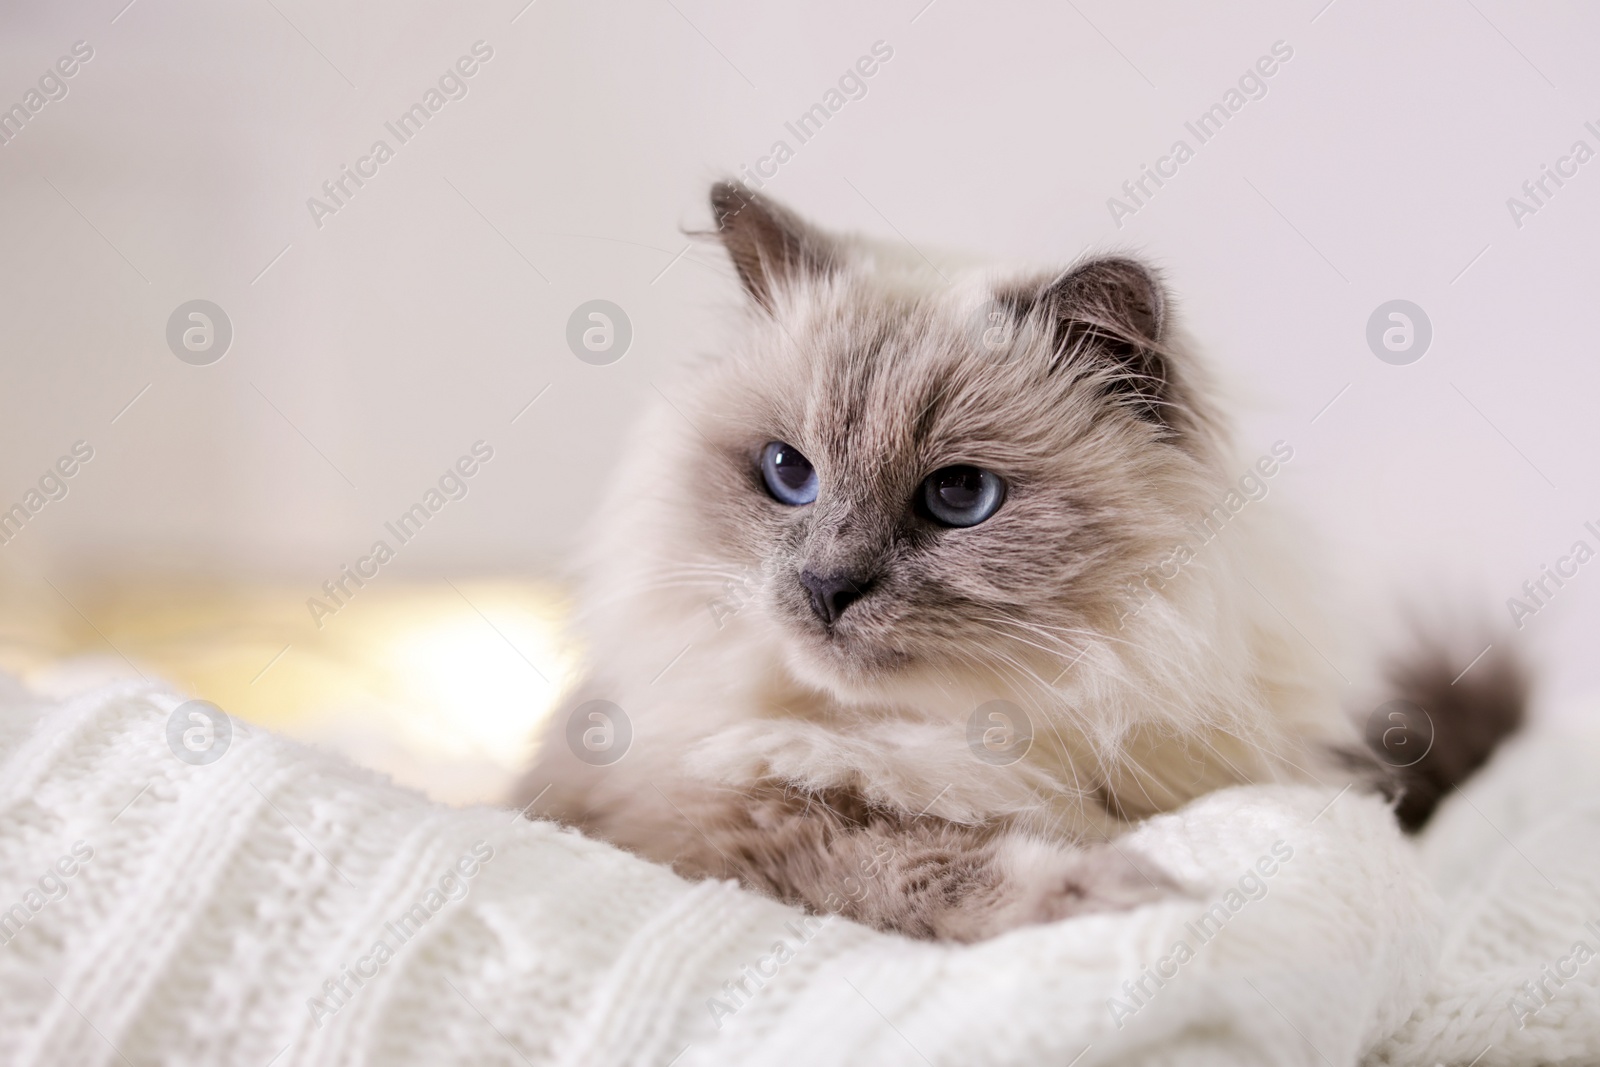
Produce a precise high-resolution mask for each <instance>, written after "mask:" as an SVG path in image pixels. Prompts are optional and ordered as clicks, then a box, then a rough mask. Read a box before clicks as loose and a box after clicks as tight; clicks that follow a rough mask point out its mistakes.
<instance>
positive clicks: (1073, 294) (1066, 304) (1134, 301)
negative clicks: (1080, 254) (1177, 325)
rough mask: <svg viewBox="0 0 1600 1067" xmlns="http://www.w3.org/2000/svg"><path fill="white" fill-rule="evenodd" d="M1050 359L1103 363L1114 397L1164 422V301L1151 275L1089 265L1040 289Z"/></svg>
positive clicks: (1138, 267) (1125, 265) (1168, 388)
mask: <svg viewBox="0 0 1600 1067" xmlns="http://www.w3.org/2000/svg"><path fill="white" fill-rule="evenodd" d="M1040 303H1041V304H1042V305H1043V309H1044V310H1045V311H1046V313H1047V315H1048V317H1049V319H1050V321H1051V323H1052V326H1053V330H1054V338H1055V348H1056V353H1057V358H1059V359H1066V360H1078V359H1091V360H1096V361H1102V362H1104V361H1109V362H1110V363H1111V364H1112V365H1113V368H1112V369H1113V370H1114V372H1115V373H1114V375H1113V377H1112V378H1111V379H1110V388H1111V390H1112V391H1113V392H1115V393H1118V394H1120V395H1122V396H1123V397H1124V398H1126V399H1127V400H1128V401H1129V403H1130V406H1132V407H1133V408H1134V409H1135V410H1136V411H1137V412H1138V413H1139V414H1140V415H1141V416H1142V417H1144V418H1147V419H1149V420H1150V421H1153V422H1157V423H1162V424H1167V423H1169V419H1168V417H1167V416H1168V408H1169V406H1170V405H1171V403H1172V401H1173V396H1172V393H1173V390H1174V386H1175V383H1174V381H1173V376H1172V367H1171V365H1170V363H1169V362H1168V357H1167V355H1166V352H1167V349H1166V346H1165V345H1164V344H1163V341H1164V340H1165V336H1164V335H1165V332H1166V325H1167V323H1166V318H1167V296H1166V292H1165V290H1164V289H1163V288H1162V285H1161V280H1160V278H1158V277H1157V276H1156V273H1155V271H1153V270H1152V269H1151V268H1149V267H1147V266H1145V265H1144V264H1143V263H1140V262H1138V261H1137V260H1133V259H1126V258H1122V257H1112V258H1106V259H1094V260H1089V261H1088V262H1085V263H1080V264H1078V265H1077V266H1074V267H1072V268H1071V269H1069V270H1068V271H1067V272H1066V273H1065V274H1063V275H1061V276H1060V277H1059V278H1057V279H1055V280H1054V281H1052V282H1051V283H1049V285H1047V286H1046V287H1045V289H1044V292H1043V293H1042V294H1041V296H1040Z"/></svg>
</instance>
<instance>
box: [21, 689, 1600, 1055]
mask: <svg viewBox="0 0 1600 1067" xmlns="http://www.w3.org/2000/svg"><path fill="white" fill-rule="evenodd" d="M182 703H183V698H182V697H180V696H176V695H173V694H171V693H169V692H167V691H164V690H162V689H159V688H156V687H151V686H148V685H144V684H138V685H134V684H124V685H119V686H113V687H109V688H106V689H102V690H99V691H97V692H95V693H92V694H89V695H86V696H83V697H80V698H78V699H75V700H72V701H69V702H67V703H65V704H55V703H49V702H44V701H41V700H38V699H36V698H32V697H29V696H28V695H27V694H25V693H23V692H22V691H21V690H20V689H16V688H15V687H14V686H10V685H5V686H0V768H3V769H0V942H4V944H3V945H0V1062H4V1063H6V1064H15V1065H19V1067H21V1065H49V1067H57V1065H62V1064H73V1065H75V1067H77V1065H84V1067H89V1065H99V1064H106V1065H111V1064H131V1065H135V1067H145V1065H146V1064H151V1065H154V1064H162V1065H169V1067H177V1065H187V1064H194V1065H207V1067H216V1065H235V1064H237V1065H241V1067H268V1065H273V1067H290V1065H296V1064H376V1065H389V1064H396V1065H406V1064H418V1065H423V1064H426V1065H440V1064H456V1063H460V1064H474V1065H492V1064H507V1065H517V1064H538V1065H545V1064H562V1065H571V1067H580V1065H581V1067H589V1065H609V1064H630V1065H632V1064H638V1065H653V1067H666V1065H667V1064H669V1063H676V1064H678V1065H680V1067H693V1065H702V1064H762V1063H794V1064H863V1065H866V1064H871V1065H881V1064H902V1063H904V1064H923V1063H927V1064H961V1065H969V1064H1018V1065H1023V1064H1026V1065H1030V1067H1031V1065H1035V1064H1040V1063H1058V1064H1067V1063H1074V1064H1077V1065H1078V1067H1092V1065H1096V1064H1117V1065H1126V1064H1151V1065H1155V1064H1184V1065H1204V1064H1218V1065H1222V1064H1228V1065H1241V1064H1263V1065H1268V1064H1270V1065H1273V1067H1292V1065H1298V1064H1305V1065H1308V1067H1309V1065H1323V1064H1337V1065H1344V1064H1354V1063H1358V1062H1361V1061H1362V1060H1363V1058H1365V1059H1366V1060H1368V1061H1370V1062H1374V1063H1380V1062H1381V1063H1430V1064H1431V1063H1434V1062H1436V1061H1437V1062H1447V1063H1459V1064H1461V1065H1463V1067H1464V1065H1465V1064H1466V1063H1468V1062H1469V1061H1470V1060H1471V1058H1472V1057H1473V1056H1475V1055H1478V1054H1479V1053H1480V1052H1481V1051H1482V1045H1483V1044H1487V1043H1491V1042H1492V1043H1493V1047H1492V1048H1491V1050H1490V1052H1489V1053H1488V1054H1487V1055H1486V1056H1485V1057H1484V1058H1483V1059H1482V1060H1480V1063H1482V1064H1489V1063H1530V1064H1531V1063H1535V1062H1568V1061H1570V1062H1574V1063H1576V1062H1595V1061H1596V1057H1597V1056H1600V1038H1597V1028H1600V1022H1597V1020H1600V1010H1597V1004H1596V1000H1595V976H1596V975H1597V974H1600V961H1596V962H1595V963H1593V964H1591V965H1588V966H1584V967H1581V968H1580V969H1579V970H1578V971H1577V977H1575V978H1573V979H1569V980H1566V981H1565V985H1564V987H1563V988H1561V989H1554V987H1553V986H1552V989H1554V993H1555V995H1554V996H1553V997H1552V999H1551V1001H1550V1002H1549V1003H1548V1005H1546V1006H1543V1007H1542V1008H1540V1010H1538V1011H1537V1012H1536V1013H1535V1014H1532V1015H1529V1016H1527V1017H1526V1018H1523V1017H1521V1016H1519V1015H1516V1014H1514V1013H1512V1012H1511V1011H1510V1010H1509V1009H1508V1007H1507V1001H1508V999H1509V997H1510V996H1511V995H1512V993H1513V992H1514V989H1515V987H1516V986H1517V985H1518V983H1521V982H1523V981H1525V980H1528V979H1530V978H1537V977H1538V971H1539V968H1540V967H1541V966H1543V965H1545V964H1546V963H1547V962H1549V963H1551V964H1552V966H1555V965H1556V964H1555V961H1557V960H1559V959H1560V958H1561V957H1563V956H1565V955H1567V954H1569V953H1570V951H1571V944H1570V942H1571V941H1573V940H1574V939H1578V938H1582V937H1589V939H1590V942H1591V943H1592V944H1595V945H1596V946H1597V947H1600V939H1597V938H1595V937H1594V936H1593V935H1591V934H1587V933H1586V932H1585V931H1584V928H1583V922H1584V921H1588V920H1589V919H1600V906H1597V903H1596V902H1597V900H1600V897H1597V895H1596V890H1597V888H1600V879H1597V878H1596V877H1595V874H1596V872H1597V871H1600V860H1597V859H1596V855H1595V852H1594V849H1593V847H1592V842H1593V841H1594V840H1595V836H1594V830H1595V829H1596V827H1595V825H1594V822H1595V819H1596V818H1597V817H1600V815H1597V814H1596V812H1600V805H1591V806H1590V807H1588V808H1585V807H1583V805H1582V804H1577V805H1574V803H1573V802H1572V801H1573V797H1574V796H1576V795H1587V796H1588V797H1590V798H1591V800H1592V799H1593V798H1595V797H1596V796H1600V789H1597V788H1596V787H1595V786H1593V785H1591V784H1589V783H1587V782H1586V781H1585V780H1584V777H1585V776H1584V775H1583V774H1581V773H1579V772H1578V771H1577V770H1576V769H1575V770H1574V771H1573V773H1572V775H1571V776H1570V778H1571V780H1570V781H1564V784H1563V785H1561V786H1560V787H1559V788H1558V787H1557V786H1553V785H1551V783H1550V781H1549V780H1548V779H1546V780H1540V779H1539V775H1538V774H1537V773H1536V772H1535V771H1534V770H1533V769H1531V768H1534V767H1535V766H1536V764H1537V763H1538V761H1537V760H1536V759H1533V758H1532V757H1526V756H1524V757H1523V762H1522V763H1520V764H1519V763H1517V762H1516V761H1515V760H1508V761H1502V762H1501V763H1497V764H1496V766H1495V767H1494V768H1493V770H1492V771H1491V773H1490V774H1489V775H1488V776H1486V777H1485V778H1484V780H1483V781H1482V782H1480V783H1478V785H1477V787H1476V788H1475V790H1474V791H1473V793H1472V795H1471V797H1470V799H1469V798H1456V800H1457V801H1464V800H1468V801H1469V802H1467V803H1453V805H1452V806H1451V807H1450V808H1448V809H1447V811H1446V812H1445V813H1444V816H1443V817H1442V819H1441V823H1440V826H1439V827H1438V829H1437V831H1436V832H1435V833H1434V834H1433V835H1431V836H1430V838H1429V840H1428V841H1427V842H1426V843H1425V846H1424V848H1423V849H1422V850H1420V852H1419V850H1418V849H1416V848H1415V847H1414V846H1413V845H1412V844H1411V843H1409V842H1407V841H1405V840H1403V839H1402V838H1401V837H1400V836H1399V834H1398V833H1397V832H1396V830H1395V829H1394V821H1393V818H1392V816H1391V815H1390V813H1389V812H1388V811H1387V810H1386V809H1385V807H1384V806H1383V805H1382V804H1381V803H1380V802H1379V801H1377V800H1376V799H1374V798H1371V797H1368V796H1364V795H1360V794H1359V793H1358V792H1357V791H1356V790H1353V789H1352V790H1349V791H1346V792H1344V793H1342V794H1341V793H1339V792H1338V791H1337V790H1335V789H1326V790H1318V789H1310V788H1300V787H1276V786H1275V787H1247V788H1239V789H1230V790H1226V791H1223V792H1219V793H1215V794H1212V795H1210V796H1207V797H1205V798H1203V799H1201V800H1200V801H1197V802H1196V803H1194V804H1191V805H1190V806H1188V807H1187V808H1185V809H1183V810H1182V811H1179V812H1177V813H1175V814H1173V815H1169V816H1163V817H1159V818H1156V819H1152V820H1150V821H1149V822H1148V823H1146V824H1144V825H1142V826H1141V827H1139V828H1138V829H1137V830H1136V831H1135V832H1134V833H1132V834H1131V835H1129V838H1128V847H1129V848H1130V849H1135V850H1137V851H1138V852H1139V853H1140V854H1143V855H1146V856H1151V857H1159V861H1160V863H1161V864H1162V865H1163V867H1164V869H1165V870H1166V871H1168V872H1169V874H1171V875H1172V876H1173V877H1174V878H1175V879H1176V881H1177V882H1178V883H1179V884H1180V886H1181V887H1182V891H1181V892H1178V893H1175V894H1174V896H1173V897H1172V898H1171V899H1170V900H1168V901H1165V902H1163V903H1159V904H1155V905H1151V906H1147V907H1144V908H1140V909H1138V910H1137V911H1132V912H1126V913H1118V914H1110V915H1091V916H1086V917H1082V918H1078V919H1074V920H1070V921H1067V922H1062V923H1057V924H1054V925H1051V926H1042V927H1032V928H1028V929H1023V930H1018V931H1015V932H1013V933H1011V934H1009V935H1007V936H1004V937H1000V938H997V939H995V940H992V941H989V942H984V943H981V944H977V945H970V946H956V945H937V944H928V943H923V942H913V941H908V940H905V939H903V938H900V937H895V936H889V935H883V934H878V933H875V932H873V931H870V930H867V929H864V928H862V927H859V926H856V925H854V924H851V923H849V922H847V921H846V920H843V919H839V918H821V917H815V916H809V917H808V916H805V915H803V914H802V913H801V912H799V911H797V910H795V909H793V908H788V907H784V906H781V905H779V904H776V903H773V902H771V901H769V900H766V899H763V898H761V897H759V896H756V895H753V894H750V893H747V892H744V891H742V890H740V889H738V888H736V887H735V886H733V885H731V884H729V883H722V882H701V883H690V882H686V881H684V880H682V879H680V878H678V877H677V876H676V875H674V874H673V873H672V872H670V871H669V870H666V869H664V868H662V867H659V866H656V865H653V864H649V863H646V862H643V861H641V860H639V859H636V858H634V857H632V856H630V855H627V854H625V853H622V852H619V851H617V850H616V849H613V848H611V847H609V846H607V845H604V844H601V843H598V842H594V841H590V840H588V839H585V838H584V837H582V836H581V835H579V834H576V833H573V832H570V831H566V830H562V829H560V828H558V827H556V826H553V825H551V824H548V823H535V822H529V821H527V820H523V819H519V818H517V817H516V815H515V813H513V812H510V811H501V810H496V809H490V808H468V809H450V808H445V807H441V806H439V805H435V804H432V803H429V802H428V801H427V800H425V799H424V798H422V797H421V796H419V795H417V794H416V793H414V792H412V791H409V790H406V789H402V788H400V787H397V786H395V785H393V784H392V783H389V782H388V781H387V780H385V779H382V778H381V777H379V776H376V775H374V774H371V773H369V772H366V771H363V770H361V769H358V768H356V767H353V766H351V765H350V764H348V763H346V762H344V761H343V760H341V759H339V758H336V757H333V756H330V755H327V754H324V753H319V752H317V751H315V750H312V749H308V748H305V747H303V746H300V745H296V744H293V743H290V742H288V741H285V740H283V739H280V738H278V737H275V736H273V735H272V734H270V733H267V732H265V731H261V730H257V729H254V728H251V727H249V726H247V725H245V724H242V723H237V722H235V723H233V724H232V729H233V734H232V738H231V742H230V743H229V745H228V747H227V750H226V752H225V753H224V754H223V755H222V756H221V758H219V759H217V760H216V761H215V762H212V763H207V764H201V765H195V764H191V763H189V762H185V761H184V760H182V759H179V758H178V757H177V756H176V755H175V754H174V750H173V748H172V747H171V746H170V745H169V742H168V720H169V717H170V716H171V715H172V713H173V712H174V710H175V709H177V708H178V707H179V705H180V704H182ZM1568 756H1569V759H1570V760H1571V761H1572V762H1573V766H1574V768H1578V767H1581V766H1582V765H1583V761H1582V760H1581V759H1579V758H1578V757H1577V756H1575V755H1573V754H1572V752H1571V750H1568ZM1587 765H1588V766H1593V762H1592V761H1590V762H1589V763H1588V764H1587ZM1519 768H1521V770H1519ZM1530 776H1531V779H1532V781H1533V783H1534V784H1533V785H1530ZM1525 786H1527V787H1529V789H1530V790H1531V789H1533V788H1534V787H1535V786H1537V788H1541V789H1547V790H1551V791H1553V792H1559V791H1561V789H1565V790H1567V791H1568V792H1567V793H1565V794H1563V795H1564V800H1565V803H1564V806H1562V807H1561V808H1559V809H1557V810H1551V809H1550V808H1549V807H1548V806H1547V805H1544V804H1542V803H1541V802H1539V799H1538V797H1535V795H1534V793H1533V792H1531V791H1529V792H1526V793H1519V792H1518V790H1519V789H1522V788H1523V787H1525ZM1585 789H1586V790H1587V792H1586V794H1583V793H1581V791H1582V790H1585ZM1573 791H1580V792H1573ZM1541 795H1542V794H1541ZM1528 798H1532V799H1528ZM1575 812H1576V814H1575ZM1486 819H1488V820H1495V823H1496V825H1497V826H1498V829H1495V828H1493V827H1490V828H1489V829H1487V830H1484V829H1483V824H1484V822H1485V820H1486ZM1474 820H1476V821H1474ZM1502 831H1503V832H1504V834H1506V835H1508V836H1509V838H1510V840H1512V841H1516V842H1517V845H1516V846H1512V845H1511V844H1510V842H1509V841H1508V840H1507V837H1503V836H1501V832H1502ZM1569 835H1570V836H1569ZM1563 842H1565V843H1566V844H1568V845H1571V844H1573V843H1581V845H1582V848H1579V849H1563V848H1562V847H1561V846H1562V844H1563ZM1519 847H1520V852H1519ZM1522 853H1526V859H1524V858H1523V856H1522V855H1521V854H1522ZM1580 853H1581V854H1580ZM1530 861H1531V862H1530ZM1519 864H1520V865H1523V867H1526V868H1528V869H1526V870H1524V869H1523V867H1519ZM1535 865H1536V866H1535ZM1425 871H1431V872H1433V874H1434V877H1435V878H1438V879H1444V878H1448V880H1449V882H1448V886H1447V888H1448V892H1447V893H1445V894H1444V895H1443V896H1441V895H1440V894H1439V893H1438V892H1436V890H1435V889H1434V888H1433V884H1432V882H1431V881H1430V879H1429V877H1428V875H1427V874H1426V873H1425ZM1546 875H1548V877H1549V879H1550V881H1549V882H1547V881H1546V880H1545V877H1544V876H1546ZM1552 883H1553V884H1552ZM1441 884H1444V883H1443V882H1441ZM5 909H9V910H5ZM1574 923H1575V924H1576V925H1575V926H1574ZM1547 984H1548V983H1547ZM1519 1021H1523V1022H1525V1023H1526V1027H1525V1028H1524V1029H1518V1022H1519ZM1475 1045H1476V1046H1477V1047H1474V1046H1475ZM1074 1057H1076V1059H1074Z"/></svg>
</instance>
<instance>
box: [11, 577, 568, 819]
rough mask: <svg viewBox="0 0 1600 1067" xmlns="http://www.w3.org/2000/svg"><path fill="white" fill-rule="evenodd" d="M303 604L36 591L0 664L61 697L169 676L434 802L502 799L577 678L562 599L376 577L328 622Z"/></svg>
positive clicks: (263, 597) (506, 585) (270, 598)
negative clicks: (63, 596) (58, 598)
mask: <svg viewBox="0 0 1600 1067" xmlns="http://www.w3.org/2000/svg"><path fill="white" fill-rule="evenodd" d="M305 595H306V594H305V591H304V590H302V589H299V588H288V587H249V588H242V587H237V586H229V587H194V586H174V585H166V584H163V585H153V586H131V587H120V588H117V589H115V590H100V591H88V592H82V593H81V594H80V593H74V594H73V606H69V605H66V604H54V603H53V602H52V601H51V600H50V599H49V598H41V599H40V600H39V601H37V602H36V603H35V604H34V610H33V611H31V612H30V611H28V610H26V609H25V608H18V609H14V610H13V611H12V613H11V616H10V618H9V619H7V620H5V622H4V624H3V631H0V666H3V667H5V668H6V669H9V670H12V671H14V672H16V673H19V674H21V675H22V676H23V677H24V678H25V679H27V680H29V681H30V682H31V683H33V684H36V685H38V686H41V687H44V688H47V689H50V690H53V691H55V692H58V693H64V692H70V691H73V690H79V689H83V688H86V687H88V686H90V685H93V684H96V683H98V682H100V681H104V680H106V679H107V678H108V677H117V676H130V675H133V674H134V673H135V672H136V671H138V672H142V673H143V674H145V675H147V676H149V677H152V678H157V677H159V678H165V679H167V680H169V681H170V682H171V683H172V684H173V685H175V686H176V687H178V688H179V689H181V690H183V691H184V692H186V693H189V694H192V695H194V696H197V697H200V698H203V699H205V700H209V701H211V702H212V703H214V704H216V705H218V706H219V707H221V708H222V709H223V710H225V711H227V712H228V713H229V714H231V715H236V716H239V717H240V718H243V719H246V720H249V721H251V722H255V723H258V724H260V725H263V726H267V727H270V728H272V729H274V730H277V731H279V732H282V733H285V734H288V735H289V736H291V737H295V738H298V739H301V740H305V741H311V742H315V743H317V744H321V745H325V746H327V747H331V748H334V749H337V750H339V751H341V752H343V753H345V754H346V755H348V756H350V757H351V758H352V759H354V760H355V761H356V762H358V763H362V764H364V765H366V766H369V767H372V768H373V769H375V770H380V771H383V772H386V773H388V774H389V775H391V776H392V777H394V778H395V779H396V780H397V781H400V782H402V783H404V784H407V785H411V786H414V787H416V788H418V789H421V790H423V791H424V792H426V793H428V794H429V795H430V796H432V797H434V798H435V799H437V800H442V801H446V802H450V803H475V802H486V803H495V802H499V801H502V800H504V799H505V798H506V796H507V794H508V792H509V790H510V787H511V785H512V783H513V782H514V780H515V778H516V775H517V773H518V772H519V770H520V769H521V767H522V766H524V765H525V763H526V761H527V759H528V757H529V755H530V748H531V741H532V739H533V738H534V737H535V736H536V734H537V731H538V729H539V727H540V726H541V725H542V723H543V721H544V720H545V719H546V718H547V717H548V716H549V714H550V713H551V711H552V709H553V707H554V705H555V702H556V701H557V700H558V699H559V698H560V696H561V694H562V693H563V692H564V690H565V689H566V688H567V686H568V685H570V684H571V681H572V678H573V674H574V671H575V669H576V663H577V656H576V651H575V649H574V648H573V646H572V645H571V643H570V641H569V639H568V637H567V635H566V606H565V603H564V601H563V600H562V598H561V597H560V595H559V594H558V593H557V592H556V591H555V590H554V589H552V588H551V587H549V586H546V585H540V584H532V583H516V582H473V583H467V582H459V583H454V584H452V583H449V582H444V583H438V584H434V583H424V584H412V585H406V584H400V583H396V584H393V585H389V586H378V585H376V584H374V585H372V586H370V587H368V588H365V589H363V590H362V591H361V595H360V596H359V597H356V598H353V599H352V600H351V601H350V603H349V604H348V605H347V606H346V607H345V608H343V609H342V610H341V611H340V612H339V613H338V614H337V615H335V616H333V617H331V618H327V619H324V620H322V622H323V625H322V626H321V627H320V628H318V627H317V626H316V625H315V623H314V620H313V619H312V617H311V616H310V615H309V614H308V612H307V611H306V608H305ZM78 611H81V612H82V615H81V616H79V615H78V614H77V612H78Z"/></svg>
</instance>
